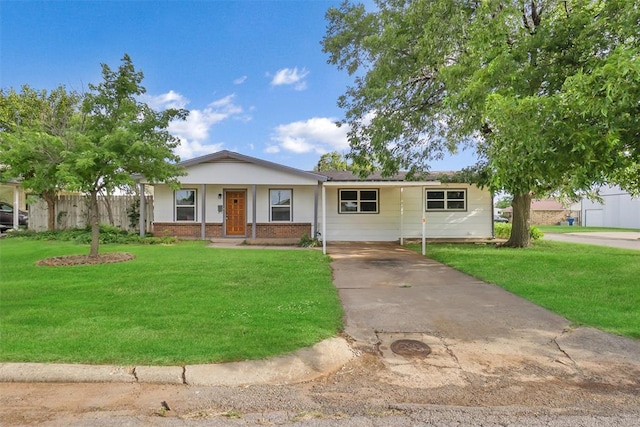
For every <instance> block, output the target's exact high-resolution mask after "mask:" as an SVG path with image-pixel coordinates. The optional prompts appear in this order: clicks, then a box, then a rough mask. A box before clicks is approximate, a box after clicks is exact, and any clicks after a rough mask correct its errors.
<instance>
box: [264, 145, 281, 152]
mask: <svg viewBox="0 0 640 427" xmlns="http://www.w3.org/2000/svg"><path fill="white" fill-rule="evenodd" d="M264 152H265V153H268V154H276V153H279V152H280V147H278V146H277V145H269V146H267V148H265V149H264Z"/></svg>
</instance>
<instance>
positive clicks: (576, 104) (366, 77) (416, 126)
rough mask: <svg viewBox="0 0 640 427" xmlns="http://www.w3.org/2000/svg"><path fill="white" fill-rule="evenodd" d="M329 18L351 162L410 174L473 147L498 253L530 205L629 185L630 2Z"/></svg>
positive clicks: (334, 13)
mask: <svg viewBox="0 0 640 427" xmlns="http://www.w3.org/2000/svg"><path fill="white" fill-rule="evenodd" d="M327 20H328V28H327V34H326V36H325V38H324V40H323V47H324V50H325V52H327V53H328V54H329V62H330V63H332V64H335V65H337V66H338V67H339V68H340V69H345V70H347V71H348V72H349V73H351V74H353V75H354V76H355V80H354V84H353V85H352V86H351V87H349V88H348V89H347V91H346V93H345V94H344V95H343V96H342V97H341V98H340V99H339V101H338V104H339V105H340V106H341V107H342V108H343V109H345V111H346V114H345V118H344V120H343V123H345V124H348V125H349V140H350V145H351V152H350V154H349V156H350V157H352V158H353V159H354V162H355V164H357V165H358V164H359V165H365V169H366V165H371V164H377V165H379V166H380V167H381V169H382V170H383V172H384V173H386V174H393V173H395V172H397V171H398V170H399V169H407V170H409V171H410V172H412V173H416V172H421V171H423V170H425V169H428V165H429V163H430V162H431V161H433V160H435V159H438V158H441V157H442V156H444V155H446V154H447V153H449V152H454V151H455V150H456V149H458V148H459V147H460V146H472V147H474V149H475V150H476V152H477V153H478V157H479V162H478V165H476V167H475V170H476V172H477V174H476V175H475V176H476V180H477V182H478V183H479V184H481V185H485V186H489V187H490V189H491V190H493V191H505V192H507V193H509V194H512V195H513V208H514V217H513V226H512V234H511V237H510V239H509V241H508V242H507V245H508V246H513V247H524V246H528V245H529V243H530V241H529V236H530V234H529V227H530V223H529V210H530V202H531V199H532V197H542V196H545V195H547V194H550V193H553V192H561V193H564V194H566V195H575V194H576V193H577V192H579V191H581V190H587V189H589V188H591V186H592V185H594V184H598V183H603V182H607V181H608V182H611V183H620V184H622V185H624V186H625V187H633V185H634V184H635V185H636V186H637V185H638V174H639V166H638V165H639V163H640V161H639V160H640V152H639V151H640V149H639V148H638V146H639V144H638V134H639V129H640V127H639V126H638V124H639V123H638V120H639V118H640V110H639V109H640V103H639V102H638V101H639V99H640V97H639V96H638V88H639V87H640V65H639V64H640V62H639V61H640V58H639V55H638V52H639V47H640V34H639V28H640V8H638V7H637V4H636V2H635V1H633V0H607V1H604V0H600V1H598V0H596V1H593V0H567V1H554V0H547V1H542V0H538V1H536V0H534V1H523V0H519V1H518V0H511V1H493V0H489V1H482V2H479V1H462V0H456V1H449V0H414V1H409V0H386V1H385V0H378V1H376V10H373V11H367V10H366V8H365V7H364V6H363V5H358V4H352V3H350V2H348V1H347V2H345V3H343V4H342V6H341V7H340V8H332V9H330V10H329V11H328V12H327ZM636 188H637V187H636Z"/></svg>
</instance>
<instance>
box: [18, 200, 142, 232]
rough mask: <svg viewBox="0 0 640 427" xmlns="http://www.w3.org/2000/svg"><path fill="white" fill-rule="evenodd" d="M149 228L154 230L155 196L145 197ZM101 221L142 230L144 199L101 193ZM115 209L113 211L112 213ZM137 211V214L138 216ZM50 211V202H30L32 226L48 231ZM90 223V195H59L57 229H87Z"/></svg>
mask: <svg viewBox="0 0 640 427" xmlns="http://www.w3.org/2000/svg"><path fill="white" fill-rule="evenodd" d="M145 201H146V203H145V206H146V215H145V219H146V221H145V230H146V231H147V232H150V231H151V223H152V222H153V196H146V197H145ZM98 204H99V211H100V223H101V224H110V225H114V226H116V227H120V228H122V229H123V230H129V231H134V232H135V231H139V230H140V225H139V224H140V223H139V213H140V198H139V197H138V196H136V195H131V196H101V197H99V198H98ZM109 211H111V214H109ZM136 214H137V215H136ZM48 215H49V211H48V209H47V203H46V202H45V201H44V200H42V199H39V200H38V201H36V202H35V203H30V204H29V229H30V230H35V231H45V230H47V224H48V218H49V216H48ZM88 224H89V198H88V197H86V196H77V195H74V196H58V200H57V202H56V229H59V230H62V229H72V228H83V227H86V226H87V225H88Z"/></svg>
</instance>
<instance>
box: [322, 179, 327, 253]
mask: <svg viewBox="0 0 640 427" xmlns="http://www.w3.org/2000/svg"><path fill="white" fill-rule="evenodd" d="M322 254H323V255H326V254H327V188H326V187H325V186H324V185H323V186H322Z"/></svg>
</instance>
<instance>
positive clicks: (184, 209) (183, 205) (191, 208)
mask: <svg viewBox="0 0 640 427" xmlns="http://www.w3.org/2000/svg"><path fill="white" fill-rule="evenodd" d="M196 194H197V193H196V190H191V189H180V190H176V192H175V206H176V212H175V218H176V221H195V220H196Z"/></svg>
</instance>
